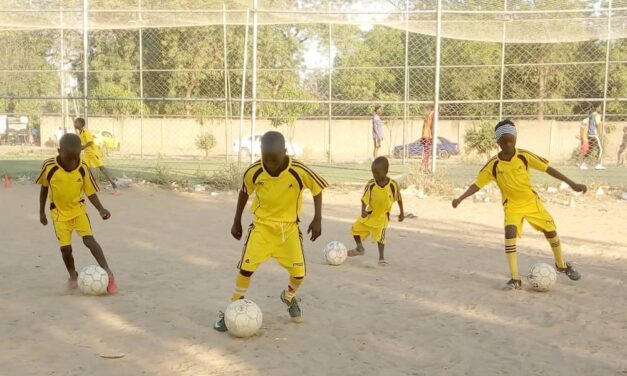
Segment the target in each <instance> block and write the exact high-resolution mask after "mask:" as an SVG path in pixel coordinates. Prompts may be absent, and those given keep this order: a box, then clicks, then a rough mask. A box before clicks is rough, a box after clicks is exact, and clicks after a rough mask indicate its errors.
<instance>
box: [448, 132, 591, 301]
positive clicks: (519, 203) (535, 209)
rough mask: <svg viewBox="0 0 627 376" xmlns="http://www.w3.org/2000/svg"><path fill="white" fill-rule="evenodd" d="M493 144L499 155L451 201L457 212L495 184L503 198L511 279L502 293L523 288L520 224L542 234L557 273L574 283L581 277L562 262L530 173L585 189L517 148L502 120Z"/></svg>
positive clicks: (556, 238) (552, 227)
mask: <svg viewBox="0 0 627 376" xmlns="http://www.w3.org/2000/svg"><path fill="white" fill-rule="evenodd" d="M494 130H495V135H496V141H497V143H498V145H499V147H500V148H501V151H500V152H499V154H498V155H497V156H495V157H493V158H492V159H490V160H489V161H488V163H487V164H486V165H485V166H484V167H483V168H482V169H481V171H480V172H479V176H478V177H477V181H476V182H475V184H473V185H471V186H470V187H469V188H468V189H467V190H466V192H464V193H463V194H462V195H461V196H460V197H459V198H456V199H454V200H453V207H454V208H456V207H457V206H458V205H459V204H460V203H461V202H462V201H463V200H464V199H466V198H467V197H470V196H472V195H473V194H475V193H477V192H478V191H479V190H480V189H481V188H482V187H483V186H485V185H486V184H488V183H489V182H491V181H494V182H496V184H497V185H498V187H499V189H500V190H501V195H502V198H503V208H504V210H505V254H506V255H507V261H508V263H509V269H510V272H511V275H512V278H511V279H510V280H509V281H508V282H507V285H506V286H505V288H504V289H505V290H513V289H520V288H521V286H522V282H521V278H520V273H519V272H518V262H517V259H516V237H517V236H518V237H520V236H521V235H522V226H523V220H527V222H528V223H529V224H530V225H531V226H532V227H533V228H534V229H536V230H538V231H541V232H543V233H544V236H545V237H546V239H547V240H548V242H549V244H550V246H551V249H552V250H553V254H554V256H555V265H556V267H557V270H558V271H559V272H561V273H565V274H566V275H567V276H568V277H569V278H570V279H571V280H573V281H576V280H578V279H579V278H581V275H580V274H579V272H578V271H576V270H575V269H574V268H573V266H572V265H571V264H569V263H567V262H565V261H564V258H563V256H562V246H561V243H560V239H559V236H558V235H557V232H556V227H555V222H554V221H553V217H551V214H549V212H548V211H547V210H546V209H545V208H544V205H542V202H541V201H540V199H539V197H538V195H537V194H536V192H534V190H533V189H532V188H531V175H530V172H529V169H534V170H538V171H542V172H546V173H547V174H549V175H551V176H552V177H554V178H556V179H559V180H561V181H563V182H565V183H566V184H568V185H569V186H570V187H571V188H572V189H573V190H574V191H575V192H586V191H587V187H586V186H585V185H583V184H577V183H575V182H574V181H572V180H570V179H569V178H567V177H566V176H564V175H563V174H562V173H560V172H559V171H557V170H556V169H554V168H552V167H550V166H549V161H547V160H546V159H544V158H542V157H539V156H537V155H535V154H533V153H532V152H530V151H527V150H523V149H517V148H516V133H517V132H516V126H515V125H514V123H513V122H512V121H511V120H503V121H501V122H500V123H498V124H497V125H496V127H495V128H494Z"/></svg>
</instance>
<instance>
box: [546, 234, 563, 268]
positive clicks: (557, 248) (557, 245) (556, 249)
mask: <svg viewBox="0 0 627 376" xmlns="http://www.w3.org/2000/svg"><path fill="white" fill-rule="evenodd" d="M546 240H548V241H549V244H550V245H551V249H552V250H553V255H554V256H555V264H557V267H558V268H565V267H566V263H565V262H564V256H562V243H561V242H560V237H559V236H558V235H555V236H554V237H552V238H546Z"/></svg>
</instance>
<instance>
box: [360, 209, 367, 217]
mask: <svg viewBox="0 0 627 376" xmlns="http://www.w3.org/2000/svg"><path fill="white" fill-rule="evenodd" d="M367 216H368V212H367V211H365V210H362V211H361V217H362V218H366V217H367Z"/></svg>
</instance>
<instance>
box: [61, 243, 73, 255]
mask: <svg viewBox="0 0 627 376" xmlns="http://www.w3.org/2000/svg"><path fill="white" fill-rule="evenodd" d="M61 253H62V254H64V255H71V254H72V246H71V245H64V246H63V247H61Z"/></svg>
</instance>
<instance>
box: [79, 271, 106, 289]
mask: <svg viewBox="0 0 627 376" xmlns="http://www.w3.org/2000/svg"><path fill="white" fill-rule="evenodd" d="M107 285H109V275H108V274H107V272H106V271H105V270H104V269H103V268H101V267H100V266H98V265H89V266H86V267H84V268H83V269H81V271H80V272H79V273H78V289H79V290H81V292H82V293H83V294H85V295H102V294H106V293H107Z"/></svg>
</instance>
